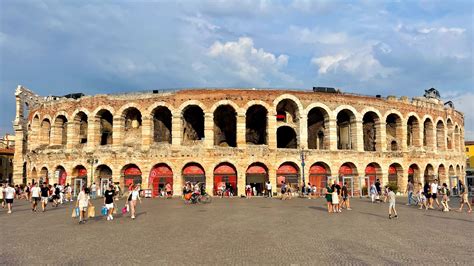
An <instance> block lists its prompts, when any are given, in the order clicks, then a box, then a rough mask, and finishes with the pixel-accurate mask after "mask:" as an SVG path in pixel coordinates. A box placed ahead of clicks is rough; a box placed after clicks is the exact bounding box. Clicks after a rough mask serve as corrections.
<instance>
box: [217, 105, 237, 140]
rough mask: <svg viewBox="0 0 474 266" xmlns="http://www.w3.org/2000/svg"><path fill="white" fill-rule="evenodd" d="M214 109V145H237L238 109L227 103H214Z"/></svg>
mask: <svg viewBox="0 0 474 266" xmlns="http://www.w3.org/2000/svg"><path fill="white" fill-rule="evenodd" d="M221 102H222V101H221ZM235 106H237V105H235ZM214 107H215V108H214ZM212 110H213V118H214V145H215V146H224V147H237V109H235V107H234V106H233V105H229V104H225V105H218V106H216V105H214V106H213V108H212Z"/></svg>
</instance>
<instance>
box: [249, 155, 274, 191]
mask: <svg viewBox="0 0 474 266" xmlns="http://www.w3.org/2000/svg"><path fill="white" fill-rule="evenodd" d="M268 181H269V175H268V167H267V165H266V164H265V163H263V162H253V163H251V164H249V165H248V167H247V168H246V170H245V184H246V185H250V186H251V187H255V191H257V194H258V193H262V192H263V187H264V185H265V183H266V182H268ZM252 191H253V188H252Z"/></svg>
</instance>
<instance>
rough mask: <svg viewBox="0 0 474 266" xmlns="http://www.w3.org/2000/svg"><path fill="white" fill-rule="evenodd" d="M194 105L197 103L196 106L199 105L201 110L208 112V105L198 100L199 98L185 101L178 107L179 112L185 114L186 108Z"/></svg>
mask: <svg viewBox="0 0 474 266" xmlns="http://www.w3.org/2000/svg"><path fill="white" fill-rule="evenodd" d="M192 105H196V106H199V108H201V110H202V111H203V113H205V112H207V107H206V106H205V105H204V104H203V103H202V102H200V101H197V100H189V101H185V102H184V103H182V104H181V105H180V106H179V107H178V110H177V111H178V112H179V113H180V114H181V115H183V114H184V110H185V109H186V108H187V107H189V106H192Z"/></svg>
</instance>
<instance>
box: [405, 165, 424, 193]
mask: <svg viewBox="0 0 474 266" xmlns="http://www.w3.org/2000/svg"><path fill="white" fill-rule="evenodd" d="M420 172H421V171H420V167H419V166H418V164H416V163H412V164H410V166H409V167H408V181H412V182H413V186H414V187H415V188H416V189H419V188H422V187H423V179H422V176H421V174H420Z"/></svg>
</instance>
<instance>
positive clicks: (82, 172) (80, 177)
mask: <svg viewBox="0 0 474 266" xmlns="http://www.w3.org/2000/svg"><path fill="white" fill-rule="evenodd" d="M71 182H72V189H73V190H72V193H73V196H74V197H76V196H77V195H78V194H79V192H80V191H81V190H82V187H84V186H87V169H86V168H85V167H84V166H83V165H78V166H76V167H74V169H73V170H72V179H71Z"/></svg>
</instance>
